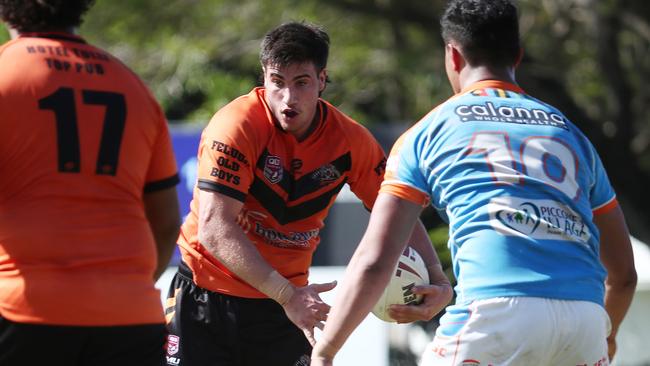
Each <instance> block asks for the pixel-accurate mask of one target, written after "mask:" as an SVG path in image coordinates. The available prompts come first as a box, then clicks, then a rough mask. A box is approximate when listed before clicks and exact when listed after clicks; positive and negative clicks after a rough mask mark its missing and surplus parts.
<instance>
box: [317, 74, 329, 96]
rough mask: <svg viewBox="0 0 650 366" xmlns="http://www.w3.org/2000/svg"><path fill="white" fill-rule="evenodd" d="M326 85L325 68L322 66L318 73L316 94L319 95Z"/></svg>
mask: <svg viewBox="0 0 650 366" xmlns="http://www.w3.org/2000/svg"><path fill="white" fill-rule="evenodd" d="M326 86H327V69H326V68H323V69H322V70H321V71H320V72H319V73H318V95H320V94H321V93H322V92H323V91H324V90H325V87H326Z"/></svg>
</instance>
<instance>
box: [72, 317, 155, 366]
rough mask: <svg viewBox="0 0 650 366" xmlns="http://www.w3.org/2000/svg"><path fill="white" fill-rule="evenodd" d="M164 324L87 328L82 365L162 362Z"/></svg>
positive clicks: (137, 365) (151, 364) (130, 365)
mask: <svg viewBox="0 0 650 366" xmlns="http://www.w3.org/2000/svg"><path fill="white" fill-rule="evenodd" d="M166 335H167V330H166V329H165V325H164V324H143V325H127V326H111V327H89V328H88V337H87V339H86V340H85V343H86V347H85V349H84V354H83V356H82V362H81V363H80V364H81V365H83V366H113V365H120V366H161V365H164V362H165V357H164V350H163V347H164V344H165V338H166Z"/></svg>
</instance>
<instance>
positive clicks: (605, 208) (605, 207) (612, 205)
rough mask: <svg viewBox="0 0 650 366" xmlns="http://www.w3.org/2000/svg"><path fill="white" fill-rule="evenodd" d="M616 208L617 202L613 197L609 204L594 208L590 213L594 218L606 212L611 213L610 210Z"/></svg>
mask: <svg viewBox="0 0 650 366" xmlns="http://www.w3.org/2000/svg"><path fill="white" fill-rule="evenodd" d="M616 207H618V200H617V199H616V197H614V198H612V200H611V201H609V202H607V203H605V204H603V205H601V206H598V207H595V208H594V209H593V210H592V212H593V214H594V216H595V215H602V214H604V213H607V212H609V211H611V210H612V209H614V208H616Z"/></svg>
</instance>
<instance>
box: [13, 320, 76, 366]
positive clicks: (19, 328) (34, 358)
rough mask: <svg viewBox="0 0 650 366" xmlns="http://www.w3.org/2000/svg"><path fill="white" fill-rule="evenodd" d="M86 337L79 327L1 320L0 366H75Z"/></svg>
mask: <svg viewBox="0 0 650 366" xmlns="http://www.w3.org/2000/svg"><path fill="white" fill-rule="evenodd" d="M85 337H86V335H85V333H84V330H83V329H80V328H78V327H61V326H49V325H37V324H24V323H16V322H12V321H9V320H7V319H5V318H3V317H0V365H48V366H59V365H60V366H64V365H65V366H70V365H77V360H78V358H79V357H80V354H81V353H82V349H83V341H84V339H85Z"/></svg>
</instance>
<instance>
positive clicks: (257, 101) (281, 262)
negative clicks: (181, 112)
mask: <svg viewBox="0 0 650 366" xmlns="http://www.w3.org/2000/svg"><path fill="white" fill-rule="evenodd" d="M328 52H329V37H328V35H327V34H326V33H325V32H324V31H322V30H321V29H320V28H318V27H316V26H312V25H308V24H303V23H296V22H292V23H287V24H283V25H280V26H279V27H277V28H275V29H273V30H271V31H270V32H269V33H267V34H266V36H265V37H264V40H263V41H262V51H261V54H260V61H261V64H262V71H263V73H264V87H261V88H255V89H253V90H252V91H251V92H250V93H249V94H247V95H244V96H241V97H239V98H237V99H235V100H234V101H232V102H231V103H229V104H228V105H226V106H225V107H224V108H222V109H221V110H219V111H218V112H217V113H216V114H215V116H214V117H213V118H212V120H211V121H210V124H209V125H208V126H207V127H206V128H205V130H204V131H203V134H202V137H201V142H200V146H199V152H198V158H199V167H198V182H197V186H196V188H195V191H194V199H193V201H192V204H191V213H190V214H189V215H188V217H187V219H186V221H185V223H184V224H183V226H182V228H181V235H180V237H179V246H180V249H181V254H182V257H183V262H182V263H181V265H180V267H179V272H178V273H177V275H176V276H175V278H174V280H173V283H172V285H171V288H170V291H169V298H168V299H167V304H166V305H167V307H166V309H165V311H166V314H167V320H168V326H169V331H170V335H169V337H168V344H167V362H168V365H176V364H181V365H185V366H198V365H205V366H207V365H211V366H215V365H229V366H233V365H238V366H244V365H251V366H252V365H256V366H257V365H278V366H282V365H288V366H291V365H298V366H299V365H308V364H309V362H310V361H309V355H310V353H311V344H310V343H313V342H314V335H313V332H314V327H319V328H320V327H322V322H323V321H325V320H326V318H327V313H328V311H329V305H327V304H325V303H324V302H323V301H322V299H321V298H320V296H319V293H320V292H323V291H328V290H331V289H332V288H333V287H334V286H335V283H327V284H308V282H307V279H308V275H309V266H310V264H311V259H312V254H313V252H314V250H315V249H316V246H317V245H318V243H319V241H320V237H319V232H320V229H321V228H322V227H323V220H324V219H325V217H326V215H327V213H328V211H329V208H330V207H331V205H332V204H333V203H334V199H335V198H336V195H337V194H338V193H339V191H340V190H341V188H343V186H344V185H345V184H346V183H347V184H349V186H350V189H351V191H352V192H353V193H354V194H356V196H357V197H359V198H360V199H361V201H362V202H363V203H364V205H365V206H366V207H368V208H372V206H373V204H374V201H375V198H376V196H377V192H378V190H379V185H380V183H381V181H382V179H383V172H384V165H385V157H384V153H383V151H382V149H381V147H380V146H379V144H378V143H377V141H376V140H375V139H374V138H373V137H372V135H371V134H370V133H369V132H368V131H367V130H366V129H365V128H364V127H363V126H361V125H360V124H358V123H357V122H355V121H353V120H352V119H351V118H350V117H348V116H346V115H345V114H343V113H342V112H340V111H339V110H338V109H336V108H335V107H334V106H332V105H331V104H330V103H328V102H326V101H325V100H323V99H321V98H320V94H321V92H322V91H323V90H324V89H325V85H326V79H327V72H326V64H327V57H328ZM410 243H411V245H413V246H414V247H415V248H416V249H417V250H418V252H420V253H421V254H422V256H423V258H424V259H425V261H426V262H427V264H429V265H430V266H431V270H432V271H439V272H441V269H440V266H439V264H438V261H437V258H436V256H435V253H434V251H433V249H432V246H431V243H430V242H429V238H428V236H427V233H426V231H425V230H424V227H423V226H422V225H421V224H418V225H417V226H416V228H415V229H414V230H413V235H411V237H410ZM432 278H434V276H432ZM420 291H422V292H421V293H424V294H426V293H427V292H428V291H429V289H428V287H427V286H424V287H423V288H422V289H421V290H420ZM425 297H426V296H425ZM432 315H433V311H432V310H431V306H430V304H429V303H428V302H427V301H425V302H424V303H423V304H422V305H420V306H413V307H410V309H408V311H406V312H403V313H401V314H398V315H397V317H398V320H400V321H411V320H415V319H429V318H431V316H432Z"/></svg>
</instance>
